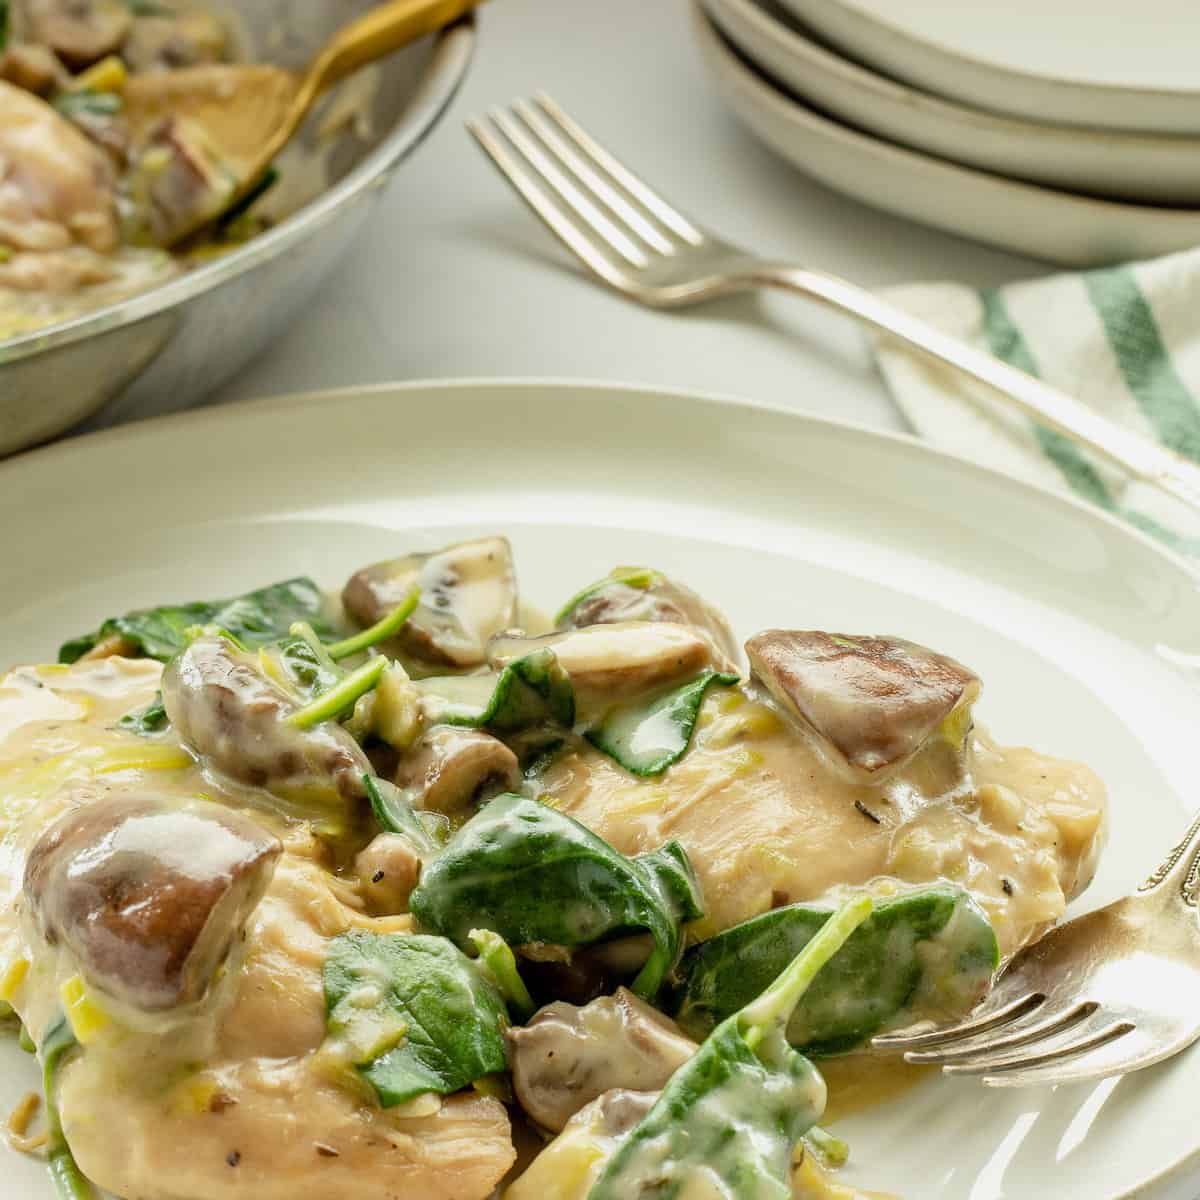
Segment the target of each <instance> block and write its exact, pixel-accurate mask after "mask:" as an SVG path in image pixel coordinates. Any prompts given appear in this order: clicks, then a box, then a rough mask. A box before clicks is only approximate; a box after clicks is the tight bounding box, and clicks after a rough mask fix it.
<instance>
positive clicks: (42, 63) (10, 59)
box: [0, 42, 67, 96]
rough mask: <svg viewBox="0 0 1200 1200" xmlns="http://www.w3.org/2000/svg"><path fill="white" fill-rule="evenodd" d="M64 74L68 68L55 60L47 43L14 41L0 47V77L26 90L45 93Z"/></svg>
mask: <svg viewBox="0 0 1200 1200" xmlns="http://www.w3.org/2000/svg"><path fill="white" fill-rule="evenodd" d="M66 78H67V72H66V71H65V70H64V69H63V65H62V63H61V62H59V61H58V55H56V54H55V53H54V51H53V50H51V49H50V47H49V46H39V45H38V44H37V43H35V42H17V43H15V44H14V45H10V46H9V47H8V48H7V49H6V50H2V51H0V79H4V80H6V81H7V82H9V83H11V84H14V85H15V86H16V87H19V88H23V89H24V90H25V91H27V92H33V93H34V94H35V95H38V96H48V95H49V94H50V93H51V92H52V91H54V89H55V88H57V87H59V86H61V84H62V83H63V82H64V81H65V80H66Z"/></svg>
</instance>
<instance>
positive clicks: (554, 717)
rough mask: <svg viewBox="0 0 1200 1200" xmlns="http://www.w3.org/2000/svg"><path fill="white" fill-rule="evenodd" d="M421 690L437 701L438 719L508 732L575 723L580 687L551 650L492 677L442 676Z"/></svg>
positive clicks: (424, 681) (426, 681) (529, 656)
mask: <svg viewBox="0 0 1200 1200" xmlns="http://www.w3.org/2000/svg"><path fill="white" fill-rule="evenodd" d="M417 686H418V687H419V688H420V689H421V690H422V691H423V692H425V694H426V695H427V696H428V697H430V699H431V700H432V701H434V702H435V703H437V708H436V710H435V716H436V719H437V720H438V721H441V722H443V723H444V724H447V725H469V726H474V727H476V728H480V729H488V730H490V731H491V732H492V733H496V734H508V733H515V732H517V731H518V730H521V729H528V728H529V727H531V726H534V725H542V724H548V725H559V726H562V727H563V728H565V729H570V728H571V726H572V725H574V724H575V689H574V688H573V687H572V686H571V680H570V678H569V677H568V675H567V673H566V671H564V670H563V669H562V667H561V666H560V665H559V662H558V659H557V658H556V657H555V654H554V651H553V650H551V649H550V648H549V647H543V648H542V649H540V650H535V651H534V652H533V653H532V654H527V655H525V657H524V658H518V659H517V660H516V661H515V662H511V663H509V664H508V666H506V667H505V668H504V669H503V670H502V671H499V672H494V673H492V674H489V675H449V676H437V677H434V678H431V679H422V680H421V681H420V682H419V683H418V685H417ZM438 702H440V703H438Z"/></svg>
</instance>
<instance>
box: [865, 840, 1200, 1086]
mask: <svg viewBox="0 0 1200 1200" xmlns="http://www.w3.org/2000/svg"><path fill="white" fill-rule="evenodd" d="M1198 1037H1200V818H1198V819H1197V820H1196V822H1195V823H1194V824H1193V825H1192V827H1191V829H1189V830H1188V833H1187V836H1186V837H1185V838H1184V840H1183V841H1182V842H1181V843H1180V844H1179V845H1178V846H1177V847H1176V848H1175V849H1174V850H1173V851H1172V852H1171V854H1170V855H1169V856H1168V858H1167V860H1166V862H1164V863H1163V865H1162V866H1161V867H1159V868H1158V870H1157V871H1155V872H1154V874H1153V875H1151V876H1150V878H1149V879H1147V880H1146V882H1145V883H1144V884H1142V886H1141V888H1139V889H1138V891H1137V892H1136V893H1135V894H1134V895H1132V896H1129V897H1127V898H1126V899H1124V900H1118V901H1117V902H1116V903H1115V904H1110V905H1109V906H1108V907H1107V908H1101V909H1097V910H1096V911H1095V912H1091V913H1087V914H1085V915H1084V916H1082V917H1076V918H1075V920H1073V921H1068V922H1067V923H1066V924H1065V925H1060V926H1058V927H1057V928H1056V929H1053V930H1051V931H1050V933H1048V934H1047V935H1046V936H1045V937H1044V938H1042V940H1041V941H1039V942H1035V943H1034V944H1033V945H1032V946H1030V947H1029V948H1028V949H1027V950H1024V951H1022V952H1021V953H1020V954H1018V955H1017V956H1016V957H1015V958H1014V959H1013V961H1012V962H1011V963H1010V964H1009V967H1008V969H1007V970H1006V971H1005V972H1004V974H1003V975H1002V976H1001V977H1000V981H999V983H998V984H997V986H996V988H995V990H994V991H993V993H992V995H991V996H990V997H989V999H988V1000H987V1002H986V1003H985V1004H984V1005H983V1007H982V1008H980V1009H979V1011H978V1012H976V1013H975V1014H974V1015H972V1017H971V1018H970V1019H969V1020H967V1021H964V1022H963V1023H962V1024H960V1025H955V1026H953V1027H951V1028H948V1029H935V1030H931V1031H929V1032H921V1033H904V1032H901V1033H896V1034H884V1035H882V1036H880V1037H877V1038H875V1039H874V1040H873V1041H872V1043H871V1045H872V1048H873V1049H874V1050H876V1051H879V1052H884V1053H897V1052H900V1053H903V1054H904V1057H905V1058H906V1059H907V1060H908V1061H909V1062H911V1063H926V1064H931V1065H935V1066H940V1067H941V1068H942V1069H943V1070H944V1071H945V1072H946V1073H947V1074H951V1075H982V1076H983V1081H984V1083H989V1084H992V1085H994V1086H996V1087H1023V1086H1027V1085H1030V1084H1059V1083H1077V1082H1079V1081H1081V1080H1086V1079H1102V1078H1104V1077H1105V1076H1107V1075H1120V1074H1124V1073H1126V1072H1129V1071H1138V1070H1141V1068H1142V1067H1148V1066H1151V1065H1152V1064H1154V1063H1156V1062H1162V1061H1163V1059H1166V1058H1170V1057H1171V1056H1172V1055H1174V1054H1178V1053H1179V1052H1180V1051H1181V1050H1183V1049H1185V1048H1186V1047H1188V1046H1190V1045H1191V1044H1192V1042H1194V1041H1195V1040H1196V1039H1197V1038H1198Z"/></svg>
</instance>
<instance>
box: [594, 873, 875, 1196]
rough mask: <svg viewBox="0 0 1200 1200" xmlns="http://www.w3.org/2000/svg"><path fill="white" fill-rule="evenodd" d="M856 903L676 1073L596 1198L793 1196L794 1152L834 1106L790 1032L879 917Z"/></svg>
mask: <svg viewBox="0 0 1200 1200" xmlns="http://www.w3.org/2000/svg"><path fill="white" fill-rule="evenodd" d="M870 912H871V901H870V898H869V897H866V896H864V897H861V898H860V899H858V900H855V901H853V902H851V903H850V904H847V905H846V906H845V907H844V908H842V909H841V910H840V911H839V912H838V913H836V914H835V915H833V916H832V917H831V919H830V920H829V921H828V922H827V923H826V924H825V926H824V927H823V928H822V929H821V931H820V932H819V933H818V934H817V936H816V937H814V938H813V939H812V941H811V942H809V944H808V945H807V946H806V947H805V948H804V949H803V950H802V951H801V952H800V954H799V955H797V956H796V957H795V958H794V959H793V960H792V962H791V963H790V964H789V965H788V966H786V967H785V969H784V970H783V972H782V973H781V974H780V975H779V977H778V978H777V979H776V980H775V981H774V982H773V983H772V984H771V986H770V987H768V988H767V990H766V991H765V992H763V993H762V995H760V996H759V997H758V998H757V999H756V1000H754V1001H752V1002H751V1003H750V1004H748V1005H747V1006H746V1007H745V1008H742V1009H740V1010H739V1011H737V1012H735V1013H733V1014H732V1015H731V1016H729V1017H727V1018H726V1019H725V1020H724V1021H722V1022H721V1024H720V1025H718V1026H717V1027H716V1029H715V1030H713V1032H712V1034H711V1035H710V1036H709V1038H708V1039H707V1040H706V1041H705V1042H704V1044H703V1045H702V1046H701V1047H700V1049H699V1050H697V1051H696V1053H695V1054H694V1055H693V1056H692V1057H691V1058H690V1059H688V1061H687V1062H685V1063H684V1064H683V1066H682V1067H680V1068H679V1070H678V1071H676V1072H675V1074H674V1075H673V1076H671V1079H670V1080H669V1081H668V1083H667V1086H666V1087H665V1088H663V1091H662V1095H661V1096H660V1097H659V1098H658V1100H657V1102H656V1103H655V1105H654V1107H653V1108H652V1109H651V1110H650V1111H649V1112H648V1113H647V1114H646V1115H645V1117H643V1118H642V1120H641V1122H640V1123H639V1124H638V1125H636V1126H635V1127H634V1128H633V1129H632V1130H631V1131H630V1132H629V1134H628V1135H627V1136H626V1137H625V1140H624V1141H623V1142H622V1143H621V1145H620V1146H619V1147H618V1149H617V1151H616V1153H615V1154H614V1155H613V1156H612V1158H610V1159H609V1161H608V1163H607V1164H606V1165H605V1167H604V1169H603V1170H602V1171H601V1173H600V1175H599V1177H598V1178H597V1180H596V1182H595V1183H594V1184H593V1185H592V1188H591V1190H590V1191H589V1192H588V1200H675V1198H676V1197H680V1196H684V1195H689V1194H692V1192H693V1190H694V1191H695V1192H696V1193H697V1194H699V1193H700V1192H703V1194H704V1195H723V1196H730V1197H737V1200H790V1197H791V1195H792V1188H791V1182H790V1178H789V1177H790V1172H791V1162H792V1152H793V1150H794V1149H795V1146H796V1143H797V1142H798V1141H799V1140H800V1138H802V1137H803V1136H804V1134H805V1133H806V1132H807V1131H808V1130H809V1129H810V1128H811V1127H812V1126H813V1125H815V1124H816V1122H817V1121H818V1120H819V1119H820V1117H821V1113H822V1112H823V1111H824V1108H825V1082H824V1080H823V1079H822V1078H821V1076H820V1075H819V1074H818V1072H817V1069H816V1067H814V1066H813V1065H812V1063H811V1062H809V1061H808V1059H807V1058H805V1057H804V1056H803V1055H802V1054H799V1053H798V1052H797V1051H795V1050H793V1049H792V1047H791V1046H790V1045H788V1041H787V1037H786V1036H785V1031H786V1029H787V1025H788V1021H789V1020H790V1018H791V1016H792V1013H793V1011H794V1009H795V1008H796V1006H797V1005H798V1004H799V1003H800V1002H801V1001H802V999H803V997H804V995H805V992H806V991H807V990H808V988H809V987H810V985H811V984H812V983H813V980H814V979H819V978H820V975H819V972H821V969H822V968H823V967H824V966H825V964H826V963H827V962H828V961H829V960H830V959H831V958H832V957H833V956H834V955H835V954H837V952H838V951H839V950H840V949H841V947H842V946H843V944H844V943H845V942H846V939H847V938H848V937H850V935H851V934H852V933H853V932H854V930H855V929H856V928H857V927H858V926H859V925H860V924H861V923H862V922H863V921H864V920H865V919H866V918H867V917H868V916H869V915H870Z"/></svg>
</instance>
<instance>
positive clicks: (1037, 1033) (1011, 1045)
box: [904, 1000, 1100, 1066]
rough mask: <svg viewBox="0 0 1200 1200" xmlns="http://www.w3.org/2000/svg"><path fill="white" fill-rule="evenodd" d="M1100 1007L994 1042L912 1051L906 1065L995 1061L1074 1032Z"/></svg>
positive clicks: (1049, 1020)
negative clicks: (1021, 1048) (1001, 1054)
mask: <svg viewBox="0 0 1200 1200" xmlns="http://www.w3.org/2000/svg"><path fill="white" fill-rule="evenodd" d="M1099 1007H1100V1006H1099V1005H1098V1004H1096V1003H1095V1002H1094V1001H1090V1000H1089V1001H1088V1002H1087V1003H1086V1004H1079V1005H1077V1006H1076V1007H1075V1008H1072V1009H1070V1010H1069V1011H1067V1012H1065V1013H1063V1012H1060V1013H1056V1014H1055V1015H1054V1016H1052V1017H1049V1018H1047V1019H1046V1020H1044V1021H1038V1022H1036V1023H1035V1024H1033V1025H1022V1026H1019V1027H1018V1028H1017V1030H1016V1031H1015V1032H1014V1033H1010V1034H1008V1035H1007V1036H1005V1037H998V1038H994V1039H992V1040H991V1041H987V1040H984V1041H979V1040H977V1039H972V1040H971V1044H970V1045H967V1046H963V1045H960V1044H959V1043H957V1042H956V1043H954V1044H952V1045H951V1046H950V1047H948V1048H942V1049H938V1050H910V1051H908V1053H907V1054H905V1056H904V1060H905V1062H910V1063H914V1064H919V1065H921V1066H946V1065H948V1064H949V1063H958V1062H969V1061H972V1060H978V1059H979V1058H980V1057H981V1056H982V1057H993V1056H994V1055H995V1054H996V1052H997V1051H1000V1050H1014V1049H1016V1048H1017V1047H1018V1046H1028V1045H1030V1044H1031V1043H1033V1042H1043V1041H1045V1040H1047V1039H1048V1038H1051V1037H1055V1036H1057V1035H1058V1034H1061V1033H1066V1032H1067V1030H1069V1029H1074V1028H1075V1026H1076V1025H1079V1024H1080V1023H1081V1022H1083V1021H1086V1020H1087V1019H1088V1017H1090V1016H1091V1015H1092V1014H1093V1013H1094V1012H1095V1011H1096V1010H1097V1009H1098V1008H1099Z"/></svg>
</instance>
